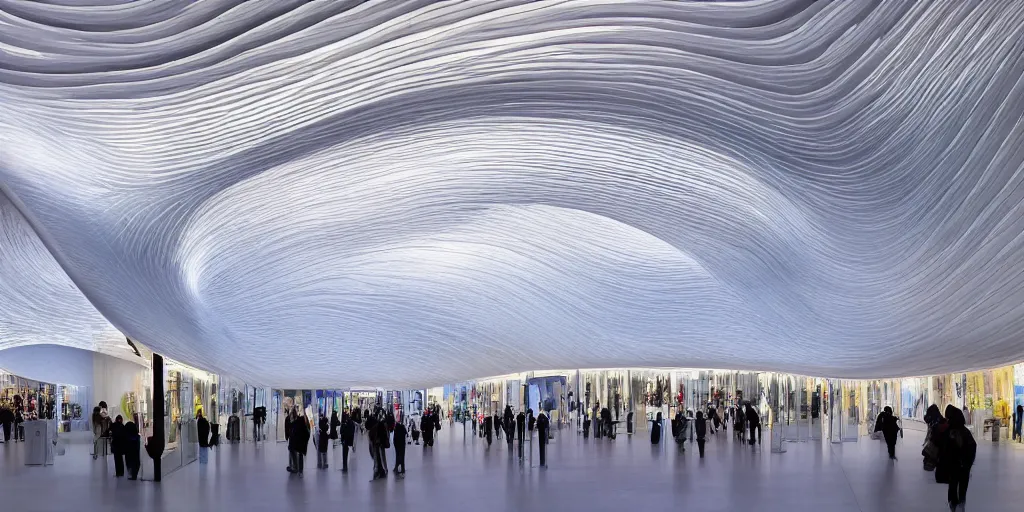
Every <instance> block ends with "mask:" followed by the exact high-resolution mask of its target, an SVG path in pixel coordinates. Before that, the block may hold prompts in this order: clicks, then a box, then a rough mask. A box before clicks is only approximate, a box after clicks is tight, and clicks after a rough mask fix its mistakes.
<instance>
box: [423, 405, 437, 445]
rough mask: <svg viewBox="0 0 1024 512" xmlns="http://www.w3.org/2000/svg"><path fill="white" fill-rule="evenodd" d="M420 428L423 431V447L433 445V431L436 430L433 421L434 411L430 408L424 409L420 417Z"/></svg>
mask: <svg viewBox="0 0 1024 512" xmlns="http://www.w3.org/2000/svg"><path fill="white" fill-rule="evenodd" d="M420 430H421V431H423V448H426V447H428V446H431V447H432V446H434V432H435V431H436V430H437V425H436V423H435V421H434V413H433V411H431V410H430V409H427V410H426V411H424V412H423V417H422V418H420Z"/></svg>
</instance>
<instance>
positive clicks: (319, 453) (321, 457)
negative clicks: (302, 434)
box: [316, 414, 331, 469]
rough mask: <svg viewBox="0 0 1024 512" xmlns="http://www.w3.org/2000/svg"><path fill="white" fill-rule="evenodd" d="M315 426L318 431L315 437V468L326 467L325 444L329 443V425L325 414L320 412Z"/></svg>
mask: <svg viewBox="0 0 1024 512" xmlns="http://www.w3.org/2000/svg"><path fill="white" fill-rule="evenodd" d="M317 426H318V427H319V429H318V430H319V431H318V433H317V438H316V467H317V469H327V446H329V445H330V443H331V434H330V429H331V427H330V423H328V422H327V416H324V415H323V414H321V415H320V421H319V423H318V424H317Z"/></svg>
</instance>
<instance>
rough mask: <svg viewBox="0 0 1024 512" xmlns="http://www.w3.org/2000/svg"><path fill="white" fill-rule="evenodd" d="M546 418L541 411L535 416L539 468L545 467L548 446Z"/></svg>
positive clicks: (547, 422)
mask: <svg viewBox="0 0 1024 512" xmlns="http://www.w3.org/2000/svg"><path fill="white" fill-rule="evenodd" d="M549 426H550V424H549V421H548V416H547V415H546V414H544V411H541V412H540V414H539V415H537V437H538V441H539V443H538V444H537V447H538V450H539V452H540V466H541V467H547V459H546V456H547V446H548V430H549Z"/></svg>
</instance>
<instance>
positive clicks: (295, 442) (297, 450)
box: [288, 413, 310, 476]
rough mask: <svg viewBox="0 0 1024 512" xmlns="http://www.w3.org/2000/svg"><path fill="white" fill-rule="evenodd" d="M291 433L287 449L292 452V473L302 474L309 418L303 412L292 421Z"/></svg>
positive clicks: (306, 448) (308, 433) (307, 446)
mask: <svg viewBox="0 0 1024 512" xmlns="http://www.w3.org/2000/svg"><path fill="white" fill-rule="evenodd" d="M291 426H292V433H291V437H290V438H289V439H288V450H289V451H290V452H291V454H292V467H291V470H290V471H291V472H292V473H298V474H299V475H300V476H301V475H302V472H303V469H304V468H305V466H306V464H305V462H306V452H307V451H308V449H309V437H310V431H309V420H308V419H306V415H305V414H301V413H300V414H298V415H297V416H296V417H295V420H293V421H292V424H291Z"/></svg>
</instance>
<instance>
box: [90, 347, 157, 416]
mask: <svg viewBox="0 0 1024 512" xmlns="http://www.w3.org/2000/svg"><path fill="white" fill-rule="evenodd" d="M141 363H145V361H144V360H143V359H142V358H139V363H138V364H137V363H133V362H131V361H126V360H124V359H118V358H115V357H110V356H108V355H104V354H100V353H94V354H93V358H92V373H93V380H92V401H93V403H92V405H96V404H97V403H99V402H100V400H103V401H105V402H107V411H108V412H109V413H110V417H111V418H114V417H116V416H117V415H118V414H121V413H122V411H121V397H122V396H123V395H124V394H125V393H127V392H129V391H133V390H134V389H135V380H136V378H137V377H141V376H142V375H143V374H144V372H145V371H146V366H143V364H141ZM125 421H128V419H125Z"/></svg>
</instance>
